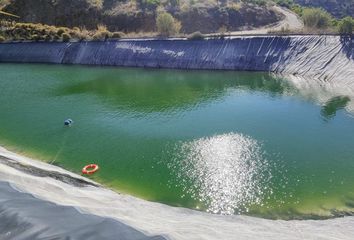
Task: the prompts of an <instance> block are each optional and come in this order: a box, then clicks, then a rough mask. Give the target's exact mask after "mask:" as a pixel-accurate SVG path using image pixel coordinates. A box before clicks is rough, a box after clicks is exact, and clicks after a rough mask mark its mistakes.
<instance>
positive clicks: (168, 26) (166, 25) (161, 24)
mask: <svg viewBox="0 0 354 240" xmlns="http://www.w3.org/2000/svg"><path fill="white" fill-rule="evenodd" d="M156 25H157V30H158V32H159V33H160V34H161V35H162V36H166V37H168V36H171V35H174V34H177V33H179V31H180V30H181V23H180V22H179V21H177V20H176V19H174V18H173V16H172V15H171V14H169V13H167V12H162V13H159V14H158V15H157V17H156Z"/></svg>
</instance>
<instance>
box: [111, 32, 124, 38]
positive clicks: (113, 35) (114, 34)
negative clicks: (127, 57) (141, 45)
mask: <svg viewBox="0 0 354 240" xmlns="http://www.w3.org/2000/svg"><path fill="white" fill-rule="evenodd" d="M124 35H125V34H124V33H123V32H113V33H112V38H115V39H119V38H122V37H124Z"/></svg>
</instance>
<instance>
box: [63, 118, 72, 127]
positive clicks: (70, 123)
mask: <svg viewBox="0 0 354 240" xmlns="http://www.w3.org/2000/svg"><path fill="white" fill-rule="evenodd" d="M73 123H74V121H73V120H72V119H70V118H69V119H66V120H65V121H64V125H65V126H71V125H72V124H73Z"/></svg>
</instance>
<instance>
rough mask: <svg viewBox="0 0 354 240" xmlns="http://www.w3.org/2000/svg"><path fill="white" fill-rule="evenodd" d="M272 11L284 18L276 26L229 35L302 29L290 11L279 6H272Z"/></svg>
mask: <svg viewBox="0 0 354 240" xmlns="http://www.w3.org/2000/svg"><path fill="white" fill-rule="evenodd" d="M273 9H274V10H275V11H277V12H280V13H282V14H283V15H284V16H285V18H284V19H283V20H281V21H280V22H278V23H276V24H272V25H268V26H264V27H261V28H256V29H252V30H245V31H234V32H230V35H257V34H267V33H269V32H270V31H279V30H281V29H282V28H284V29H289V30H299V29H302V28H303V27H304V24H303V22H302V21H301V19H300V18H299V17H298V16H297V15H296V14H295V13H293V12H292V11H290V10H288V9H286V8H282V7H279V6H274V7H273ZM211 35H212V34H211Z"/></svg>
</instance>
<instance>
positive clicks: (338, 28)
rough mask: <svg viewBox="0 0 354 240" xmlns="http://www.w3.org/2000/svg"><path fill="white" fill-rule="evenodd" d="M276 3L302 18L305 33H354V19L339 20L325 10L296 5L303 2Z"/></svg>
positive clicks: (276, 0)
mask: <svg viewBox="0 0 354 240" xmlns="http://www.w3.org/2000/svg"><path fill="white" fill-rule="evenodd" d="M275 2H276V3H277V4H279V5H280V6H283V7H286V8H289V9H290V10H292V11H293V12H295V13H297V14H298V15H299V16H300V17H301V18H302V20H303V22H304V25H305V29H304V30H303V31H304V32H305V33H340V34H352V32H353V29H354V19H353V18H352V17H350V16H347V17H345V18H342V19H337V18H334V17H333V16H332V15H331V14H330V13H329V12H327V11H326V10H325V9H324V8H315V7H304V6H301V5H299V4H297V3H296V2H301V1H298V0H275Z"/></svg>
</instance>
